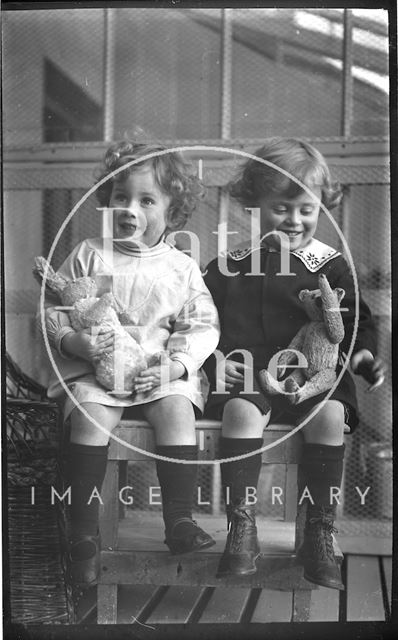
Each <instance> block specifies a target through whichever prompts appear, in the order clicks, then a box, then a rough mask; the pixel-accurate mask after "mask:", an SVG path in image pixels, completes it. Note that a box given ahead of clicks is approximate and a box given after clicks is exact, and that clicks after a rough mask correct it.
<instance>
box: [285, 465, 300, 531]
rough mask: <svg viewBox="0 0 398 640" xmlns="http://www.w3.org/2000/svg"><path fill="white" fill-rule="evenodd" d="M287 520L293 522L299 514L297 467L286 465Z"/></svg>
mask: <svg viewBox="0 0 398 640" xmlns="http://www.w3.org/2000/svg"><path fill="white" fill-rule="evenodd" d="M285 478H286V485H285V493H284V498H285V520H286V521H287V522H293V521H294V520H295V519H296V514H297V465H296V464H288V465H286V475H285Z"/></svg>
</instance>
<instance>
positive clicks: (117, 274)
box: [45, 238, 219, 419]
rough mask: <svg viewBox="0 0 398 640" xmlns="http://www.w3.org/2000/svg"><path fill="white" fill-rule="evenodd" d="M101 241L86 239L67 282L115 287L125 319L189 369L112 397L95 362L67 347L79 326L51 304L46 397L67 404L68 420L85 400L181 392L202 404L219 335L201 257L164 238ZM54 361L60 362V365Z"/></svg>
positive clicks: (66, 268)
mask: <svg viewBox="0 0 398 640" xmlns="http://www.w3.org/2000/svg"><path fill="white" fill-rule="evenodd" d="M110 242H111V245H110V247H111V248H110V250H109V240H108V245H107V246H106V247H105V242H104V239H103V238H95V239H88V240H84V241H83V242H81V243H80V244H79V245H78V246H77V247H76V248H75V249H74V250H73V251H72V253H71V254H70V255H69V256H68V258H67V259H66V260H65V262H64V263H63V265H62V266H61V268H60V269H59V271H58V273H59V274H60V275H62V276H63V277H64V278H66V279H68V280H73V279H75V278H79V277H81V276H90V277H91V278H93V279H94V280H95V281H96V284H97V288H98V294H97V295H98V296H101V295H102V294H103V293H107V292H112V293H113V295H114V297H115V299H116V302H117V304H118V307H119V309H120V311H119V318H120V321H121V323H122V324H123V325H124V328H125V329H126V331H128V332H129V333H130V334H131V335H132V336H133V337H134V338H135V339H136V340H137V342H138V343H139V344H140V345H141V346H142V348H143V349H144V351H145V352H146V354H148V356H151V355H153V354H158V353H159V352H166V353H167V354H168V356H169V357H170V358H171V359H172V360H177V361H179V362H181V363H182V364H183V365H184V367H185V369H186V374H185V375H184V376H183V377H182V378H180V379H178V380H173V381H169V382H166V383H165V384H162V385H160V386H158V387H155V388H154V389H152V390H150V391H148V392H145V393H143V392H140V393H133V394H132V395H129V396H125V397H116V396H115V395H111V394H109V392H108V390H107V389H105V388H104V387H102V386H101V385H100V384H99V383H98V382H97V380H96V379H95V376H94V370H93V367H92V365H91V364H90V363H89V362H88V361H86V360H83V359H82V358H78V357H71V356H69V355H68V354H66V353H65V352H63V350H62V338H63V337H64V336H65V335H66V334H67V333H69V332H71V331H73V329H72V327H71V325H70V320H69V316H68V313H67V312H66V311H62V310H57V309H55V308H54V306H55V305H54V303H52V305H54V306H52V305H51V303H50V306H48V305H49V302H47V303H46V307H47V308H46V310H45V329H46V334H47V337H48V343H49V346H50V349H49V352H50V353H49V360H52V366H51V372H50V381H49V388H48V396H49V397H50V398H52V399H56V400H57V401H59V402H61V404H62V405H63V411H64V418H65V419H66V418H67V417H68V415H69V414H70V412H71V411H72V410H73V409H74V408H75V407H76V406H79V405H81V404H83V403H85V402H95V403H99V404H103V405H107V406H117V407H130V406H134V405H142V404H144V403H148V402H152V401H153V400H157V399H159V398H162V397H165V396H169V395H175V394H177V395H182V396H185V397H187V398H189V400H190V401H191V402H192V403H193V405H194V406H195V407H197V409H199V411H203V408H204V395H203V389H204V388H206V387H205V386H204V380H203V376H202V374H201V372H200V371H199V370H200V368H201V366H202V364H203V363H204V361H205V360H206V359H207V358H208V357H209V355H210V354H211V353H212V352H213V351H214V350H215V349H216V347H217V344H218V340H219V323H218V314H217V310H216V308H215V305H214V303H213V300H212V297H211V295H210V293H209V291H208V289H207V287H206V285H205V284H204V281H203V279H202V275H201V273H200V269H199V267H198V265H197V264H196V262H195V261H194V260H193V259H192V258H190V257H189V256H187V255H186V254H184V253H182V252H181V251H179V250H178V249H175V248H174V247H172V246H171V245H169V244H167V242H165V241H164V240H161V241H160V242H159V243H158V244H157V245H155V246H154V247H143V246H142V245H141V246H137V245H135V244H133V243H131V242H125V241H123V242H121V241H113V242H112V240H111V241H110ZM54 365H55V366H54Z"/></svg>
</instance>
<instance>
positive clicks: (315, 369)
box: [259, 273, 345, 404]
mask: <svg viewBox="0 0 398 640" xmlns="http://www.w3.org/2000/svg"><path fill="white" fill-rule="evenodd" d="M318 283H319V289H315V290H314V291H309V290H308V289H303V290H302V291H300V293H299V299H300V300H301V302H302V303H303V305H304V308H305V311H306V313H307V315H308V317H309V318H310V321H309V322H307V323H306V324H305V325H304V326H303V327H301V329H300V330H299V332H298V333H297V334H296V336H295V337H294V338H293V340H292V341H291V343H290V344H289V346H288V347H287V348H286V349H285V350H283V351H282V352H281V354H280V356H279V357H278V358H277V359H276V362H277V366H278V368H277V371H278V375H277V377H278V378H281V377H282V376H283V375H284V373H285V370H286V365H291V363H292V362H295V361H297V358H298V356H297V353H294V352H293V351H291V350H292V349H294V350H295V351H296V352H299V353H300V354H302V356H304V357H305V360H306V362H307V366H306V367H304V366H298V367H297V368H296V369H294V370H293V372H292V373H291V374H289V375H288V376H287V378H285V379H284V380H282V381H279V380H277V379H275V377H274V376H273V375H272V374H271V373H270V371H269V370H267V369H263V370H262V371H260V373H259V382H260V386H261V388H262V390H263V391H264V392H265V393H267V394H269V395H277V394H281V393H284V394H286V398H287V399H288V401H289V402H290V403H291V404H298V403H300V402H303V400H307V398H311V397H313V396H315V395H318V394H319V393H323V392H325V391H328V390H329V389H331V388H332V386H333V384H334V383H335V381H336V377H337V375H336V366H337V362H338V355H339V344H340V342H341V341H342V340H343V338H344V324H343V320H342V317H341V311H340V302H341V300H342V299H343V297H344V295H345V291H344V289H340V288H337V289H334V290H332V289H331V287H330V285H329V282H328V279H327V277H326V276H325V275H324V274H322V273H321V274H320V275H319V278H318ZM269 368H270V367H269Z"/></svg>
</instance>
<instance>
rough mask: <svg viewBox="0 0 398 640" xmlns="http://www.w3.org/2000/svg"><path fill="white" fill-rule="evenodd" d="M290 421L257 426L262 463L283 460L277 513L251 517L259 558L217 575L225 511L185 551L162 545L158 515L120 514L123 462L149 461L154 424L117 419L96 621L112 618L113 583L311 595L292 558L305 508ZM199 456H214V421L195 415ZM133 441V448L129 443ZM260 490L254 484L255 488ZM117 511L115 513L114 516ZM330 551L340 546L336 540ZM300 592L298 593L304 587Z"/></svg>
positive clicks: (204, 519)
mask: <svg viewBox="0 0 398 640" xmlns="http://www.w3.org/2000/svg"><path fill="white" fill-rule="evenodd" d="M291 429H292V428H291V427H290V426H289V425H280V424H273V425H269V426H268V427H267V428H266V429H265V430H264V446H268V445H274V443H276V442H277V441H279V440H281V441H280V442H278V444H276V445H275V446H271V447H270V448H269V449H266V450H265V451H264V452H263V454H262V457H263V463H265V464H282V465H284V476H285V490H284V519H283V521H281V520H278V521H275V520H266V519H265V518H258V520H257V521H258V531H259V541H260V546H261V550H262V552H261V557H260V558H259V560H258V572H257V573H256V574H255V575H254V576H245V577H228V578H223V579H222V580H220V579H217V578H216V577H215V575H216V568H217V565H218V561H219V559H220V555H221V553H222V550H223V548H224V545H225V539H226V534H227V531H226V518H225V515H224V510H222V511H223V513H222V514H221V515H220V516H214V515H210V516H209V515H206V516H202V515H201V516H200V517H199V518H198V520H199V523H200V525H201V526H203V528H205V530H206V531H208V532H209V533H210V534H211V535H213V537H214V538H215V539H216V545H215V546H214V547H212V548H211V549H208V550H205V551H201V552H199V553H193V554H188V555H185V556H172V555H171V554H170V552H169V550H168V549H167V547H166V546H165V545H164V542H163V540H164V525H163V520H162V518H161V516H160V514H155V515H154V514H153V513H145V512H142V511H141V512H139V513H138V514H137V513H135V512H134V510H131V512H130V513H131V515H129V517H125V518H124V517H123V513H122V509H121V502H120V500H119V487H120V486H125V485H124V484H123V481H124V479H125V477H126V468H127V463H128V461H134V462H139V461H148V460H150V459H151V458H150V457H149V456H148V455H147V454H146V453H145V452H153V451H154V448H155V442H154V433H153V429H152V428H151V427H150V426H149V425H148V423H146V422H145V421H137V420H124V421H122V422H121V423H120V425H119V426H118V427H117V428H116V430H115V431H114V432H113V435H114V436H115V438H112V439H111V443H110V448H109V456H108V467H107V473H106V477H105V482H104V487H103V491H102V497H103V501H104V506H103V507H102V514H101V523H100V526H101V539H102V551H101V576H100V581H99V584H98V590H97V591H98V593H97V605H98V606H97V611H98V622H99V623H101V624H115V623H116V621H117V599H118V585H133V584H136V585H137V584H142V585H169V586H170V585H192V586H205V587H214V586H220V585H223V586H242V587H251V588H268V589H278V590H294V591H303V592H307V595H309V596H310V592H311V590H312V589H316V588H317V587H316V586H315V585H312V584H310V583H309V582H307V581H306V580H304V579H303V577H302V568H301V567H300V566H298V565H297V564H296V562H295V550H296V548H297V546H298V545H299V543H300V540H301V536H302V531H303V522H304V519H305V514H304V509H303V508H302V507H300V508H299V509H297V464H298V462H299V461H300V456H301V450H302V436H301V433H300V432H297V433H295V434H293V435H292V436H288V434H289V433H290V431H291ZM196 432H197V441H198V445H199V459H200V460H203V461H204V462H206V461H214V460H216V459H217V458H218V452H217V449H218V439H219V436H220V423H219V422H216V421H210V420H200V421H198V422H197V425H196ZM128 445H132V446H133V447H136V448H137V449H139V450H141V451H139V450H137V449H133V448H131V447H130V446H128ZM211 468H212V480H213V495H214V497H215V499H216V496H217V494H219V486H220V485H219V483H220V476H219V474H220V465H219V464H218V463H217V464H212V465H211ZM259 492H261V487H259ZM120 516H122V517H120ZM336 551H337V553H340V554H341V552H339V550H338V548H337V547H336ZM303 595H304V594H303Z"/></svg>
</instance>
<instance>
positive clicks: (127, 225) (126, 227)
mask: <svg viewBox="0 0 398 640" xmlns="http://www.w3.org/2000/svg"><path fill="white" fill-rule="evenodd" d="M119 227H120V229H122V231H126V232H129V233H133V232H134V231H135V230H136V228H137V225H136V224H133V223H131V222H123V223H121V222H120V223H119Z"/></svg>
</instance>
